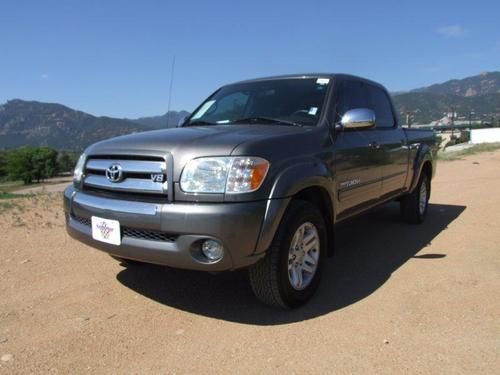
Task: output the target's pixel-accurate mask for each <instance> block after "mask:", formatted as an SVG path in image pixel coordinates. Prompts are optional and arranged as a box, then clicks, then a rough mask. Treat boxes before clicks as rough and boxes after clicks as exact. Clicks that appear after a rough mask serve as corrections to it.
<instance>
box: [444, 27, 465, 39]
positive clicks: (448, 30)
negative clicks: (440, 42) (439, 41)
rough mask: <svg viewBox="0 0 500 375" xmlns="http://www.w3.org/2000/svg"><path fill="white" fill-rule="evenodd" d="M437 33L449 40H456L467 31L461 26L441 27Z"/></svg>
mask: <svg viewBox="0 0 500 375" xmlns="http://www.w3.org/2000/svg"><path fill="white" fill-rule="evenodd" d="M438 32H439V33H440V34H442V35H444V36H446V37H449V38H456V37H459V36H463V35H465V33H466V32H467V30H465V29H464V28H463V26H462V25H449V26H443V27H440V28H439V29H438Z"/></svg>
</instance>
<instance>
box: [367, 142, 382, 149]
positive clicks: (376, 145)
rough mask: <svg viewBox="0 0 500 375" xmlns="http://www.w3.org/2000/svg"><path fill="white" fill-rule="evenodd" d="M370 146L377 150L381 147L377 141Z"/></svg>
mask: <svg viewBox="0 0 500 375" xmlns="http://www.w3.org/2000/svg"><path fill="white" fill-rule="evenodd" d="M368 146H370V147H371V148H374V149H376V150H378V149H379V148H380V145H379V144H378V143H377V142H375V141H373V142H371V143H370V144H368Z"/></svg>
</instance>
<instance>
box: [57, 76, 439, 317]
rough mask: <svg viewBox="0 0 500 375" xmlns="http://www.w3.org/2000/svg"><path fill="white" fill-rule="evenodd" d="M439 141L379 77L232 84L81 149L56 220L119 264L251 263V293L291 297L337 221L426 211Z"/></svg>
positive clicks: (329, 241) (283, 302)
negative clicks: (395, 207)
mask: <svg viewBox="0 0 500 375" xmlns="http://www.w3.org/2000/svg"><path fill="white" fill-rule="evenodd" d="M436 151H437V148H436V142H435V137H434V134H433V132H432V131H420V130H413V129H404V128H402V127H401V125H400V124H399V121H398V116H397V114H396V111H395V109H394V106H393V104H392V102H391V100H390V97H389V94H388V92H387V91H386V90H385V88H384V87H382V86H381V85H379V84H377V83H375V82H372V81H369V80H366V79H363V78H359V77H354V76H350V75H342V74H305V75H294V76H280V77H271V78H262V79H255V80H250V81H243V82H238V83H234V84H230V85H227V86H224V87H222V88H220V89H218V90H217V91H215V92H214V93H213V94H212V95H210V97H208V99H207V100H205V101H204V102H203V103H202V104H201V105H200V106H199V107H198V108H197V109H196V110H195V111H194V112H193V113H192V114H191V116H189V117H188V118H186V119H184V120H183V122H182V123H180V124H179V126H178V127H177V128H174V129H165V130H157V131H149V132H144V133H138V134H131V135H127V136H122V137H117V138H114V139H110V140H106V141H102V142H99V143H96V144H94V145H92V146H90V147H88V148H87V149H86V150H85V152H84V153H83V154H82V156H81V157H80V159H79V161H78V164H77V166H76V168H75V171H74V183H73V185H72V186H70V187H68V188H67V189H66V191H65V192H64V209H65V214H66V224H67V225H66V227H67V231H68V233H69V234H70V235H71V236H72V237H74V238H76V239H77V240H80V241H82V242H84V243H86V244H88V245H90V246H92V247H95V248H98V249H100V250H103V251H105V252H107V253H109V254H110V255H112V256H113V257H114V258H118V259H120V260H121V261H123V262H124V263H125V264H126V263H130V262H146V263H155V264H160V265H166V266H171V267H177V268H184V269H192V270H200V271H207V272H219V271H230V270H236V269H240V268H248V271H249V279H250V283H251V286H252V289H253V291H254V292H255V295H256V296H257V297H258V298H259V299H260V300H261V301H263V302H265V303H267V304H271V305H275V306H281V307H285V308H290V307H296V306H299V305H301V304H303V303H305V302H306V301H307V300H309V299H310V298H311V296H312V295H313V293H314V291H315V290H316V289H317V287H318V284H319V281H320V277H321V273H322V270H323V266H324V264H325V260H326V257H327V256H328V255H331V254H332V248H333V243H334V227H335V224H336V223H338V222H340V221H342V220H345V219H347V218H349V217H351V216H353V215H356V214H359V213H361V212H365V211H366V210H368V209H371V208H373V207H375V206H377V205H380V204H382V203H385V202H389V201H394V200H398V201H399V202H400V206H401V216H402V218H403V219H405V220H406V221H408V222H410V223H421V222H422V221H423V220H424V218H425V215H426V212H427V205H428V201H429V196H430V192H431V179H432V177H433V175H434V173H435V170H436V165H435V160H436Z"/></svg>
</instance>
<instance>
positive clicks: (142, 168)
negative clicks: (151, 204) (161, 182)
mask: <svg viewBox="0 0 500 375" xmlns="http://www.w3.org/2000/svg"><path fill="white" fill-rule="evenodd" d="M111 163H116V164H120V165H121V167H122V168H123V170H124V171H125V172H129V173H165V170H166V168H167V166H166V163H165V162H161V161H142V160H119V159H118V160H103V159H90V160H89V161H88V162H87V170H89V169H91V170H96V171H105V170H106V169H108V168H109V166H110V164H111Z"/></svg>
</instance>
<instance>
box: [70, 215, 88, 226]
mask: <svg viewBox="0 0 500 375" xmlns="http://www.w3.org/2000/svg"><path fill="white" fill-rule="evenodd" d="M71 218H72V219H73V220H74V221H76V222H78V223H80V224H82V225H85V226H87V227H91V226H92V220H90V219H87V218H86V217H80V216H74V215H71Z"/></svg>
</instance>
